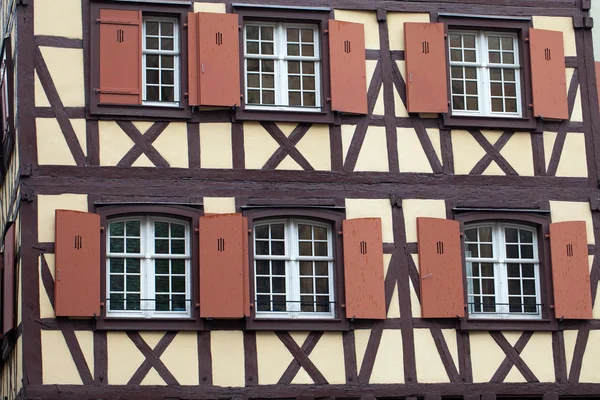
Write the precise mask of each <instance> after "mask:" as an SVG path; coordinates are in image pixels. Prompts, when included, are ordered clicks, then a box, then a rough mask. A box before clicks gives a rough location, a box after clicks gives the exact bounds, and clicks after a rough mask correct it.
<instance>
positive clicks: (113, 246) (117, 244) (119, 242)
mask: <svg viewBox="0 0 600 400" xmlns="http://www.w3.org/2000/svg"><path fill="white" fill-rule="evenodd" d="M110 252H111V253H124V252H125V240H124V239H115V238H111V239H110Z"/></svg>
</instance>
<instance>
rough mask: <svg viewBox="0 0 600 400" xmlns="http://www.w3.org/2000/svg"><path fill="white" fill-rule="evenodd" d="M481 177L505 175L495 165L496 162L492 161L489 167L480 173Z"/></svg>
mask: <svg viewBox="0 0 600 400" xmlns="http://www.w3.org/2000/svg"><path fill="white" fill-rule="evenodd" d="M482 175H506V174H505V173H504V171H502V168H500V167H499V166H498V164H496V161H492V162H491V163H490V165H489V166H488V167H487V168H486V169H485V170H484V171H483V172H482Z"/></svg>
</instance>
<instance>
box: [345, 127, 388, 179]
mask: <svg viewBox="0 0 600 400" xmlns="http://www.w3.org/2000/svg"><path fill="white" fill-rule="evenodd" d="M355 130H356V126H355V125H342V146H343V148H344V161H345V159H346V156H347V155H348V149H349V148H350V144H351V143H352V138H353V137H354V131H355ZM393 151H396V149H394V150H393ZM354 170H355V171H383V172H388V171H389V165H388V152H387V140H386V135H385V127H383V126H371V127H369V128H368V130H367V133H366V134H365V138H364V140H363V143H362V146H361V147H360V152H359V153H358V160H357V161H356V166H355V168H354Z"/></svg>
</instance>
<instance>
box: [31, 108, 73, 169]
mask: <svg viewBox="0 0 600 400" xmlns="http://www.w3.org/2000/svg"><path fill="white" fill-rule="evenodd" d="M35 126H36V136H37V154H38V162H39V164H40V165H76V163H75V159H74V158H73V155H72V154H71V150H69V146H68V145H67V141H66V140H65V137H64V135H63V133H62V131H61V129H60V126H59V125H58V122H57V121H56V119H55V118H36V119H35Z"/></svg>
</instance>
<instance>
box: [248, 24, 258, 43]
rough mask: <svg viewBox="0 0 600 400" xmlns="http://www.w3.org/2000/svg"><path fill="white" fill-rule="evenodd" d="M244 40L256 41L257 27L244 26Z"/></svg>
mask: <svg viewBox="0 0 600 400" xmlns="http://www.w3.org/2000/svg"><path fill="white" fill-rule="evenodd" d="M246 39H254V40H258V26H246Z"/></svg>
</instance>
